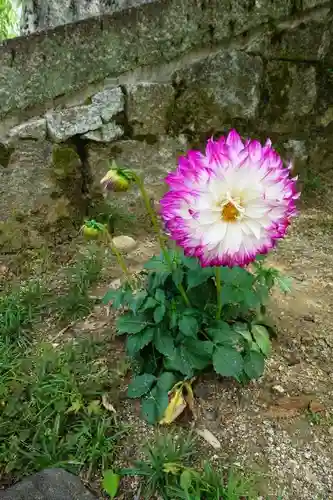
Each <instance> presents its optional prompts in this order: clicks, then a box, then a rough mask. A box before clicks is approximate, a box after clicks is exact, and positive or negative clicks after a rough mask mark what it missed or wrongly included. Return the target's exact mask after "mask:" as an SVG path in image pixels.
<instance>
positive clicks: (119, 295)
mask: <svg viewBox="0 0 333 500" xmlns="http://www.w3.org/2000/svg"><path fill="white" fill-rule="evenodd" d="M124 295H125V291H124V290H123V289H122V288H118V289H117V290H114V289H112V288H111V289H110V290H108V291H107V292H106V294H105V295H104V297H103V298H102V304H104V305H106V306H107V305H109V304H110V302H112V307H113V308H114V309H119V307H120V306H121V305H122V303H123V299H124Z"/></svg>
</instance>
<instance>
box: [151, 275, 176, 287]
mask: <svg viewBox="0 0 333 500" xmlns="http://www.w3.org/2000/svg"><path fill="white" fill-rule="evenodd" d="M170 274H171V273H170V271H167V272H163V273H154V274H153V275H151V276H150V277H149V282H150V288H151V289H152V290H155V289H156V288H158V287H160V286H163V285H164V283H165V282H166V280H167V279H168V277H169V276H170Z"/></svg>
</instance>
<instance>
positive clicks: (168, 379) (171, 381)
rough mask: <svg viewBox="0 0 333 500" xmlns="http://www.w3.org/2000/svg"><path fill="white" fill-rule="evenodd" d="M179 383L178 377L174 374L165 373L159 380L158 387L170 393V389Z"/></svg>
mask: <svg viewBox="0 0 333 500" xmlns="http://www.w3.org/2000/svg"><path fill="white" fill-rule="evenodd" d="M176 382H177V377H176V375H175V374H174V373H172V372H163V373H162V374H161V375H160V376H159V377H158V380H157V387H158V388H159V389H162V390H163V391H167V392H169V391H170V389H172V387H173V386H174V385H175V383H176Z"/></svg>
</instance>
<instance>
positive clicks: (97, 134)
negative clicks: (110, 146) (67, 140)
mask: <svg viewBox="0 0 333 500" xmlns="http://www.w3.org/2000/svg"><path fill="white" fill-rule="evenodd" d="M123 134H124V129H123V128H122V127H121V126H120V125H117V124H116V123H113V122H110V123H106V124H105V125H103V126H102V127H101V128H98V129H97V130H93V131H92V132H88V133H87V134H84V135H83V136H82V137H83V138H84V139H89V140H90V141H95V142H111V141H115V140H116V139H119V138H120V137H121V136H122V135H123Z"/></svg>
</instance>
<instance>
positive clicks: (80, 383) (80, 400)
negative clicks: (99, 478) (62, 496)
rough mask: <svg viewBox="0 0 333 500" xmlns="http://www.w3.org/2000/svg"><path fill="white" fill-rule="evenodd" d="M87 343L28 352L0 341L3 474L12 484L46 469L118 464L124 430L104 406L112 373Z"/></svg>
mask: <svg viewBox="0 0 333 500" xmlns="http://www.w3.org/2000/svg"><path fill="white" fill-rule="evenodd" d="M103 349H104V346H103V345H100V344H91V343H88V342H84V343H80V344H78V345H73V344H68V345H66V346H64V347H62V348H59V349H58V348H57V349H55V348H54V347H53V346H52V345H50V344H45V345H42V346H39V348H38V350H37V351H33V350H31V351H30V352H28V353H26V352H23V351H20V349H19V348H18V347H17V346H12V345H9V344H8V343H5V342H3V341H1V345H0V405H1V412H0V477H2V478H3V481H6V480H7V482H12V481H13V480H17V479H19V478H21V477H22V476H24V475H26V474H29V473H32V472H35V471H38V470H41V469H43V468H45V467H64V468H66V469H67V470H70V471H71V472H74V473H79V472H81V473H84V475H85V476H86V478H87V480H89V477H90V476H91V474H93V473H95V472H98V471H99V470H100V469H104V468H106V467H108V466H109V464H110V463H112V460H113V458H114V454H115V450H116V445H117V441H118V439H119V437H120V436H121V435H122V434H123V432H124V429H123V428H121V427H120V426H119V424H118V423H117V422H116V420H115V418H114V415H113V414H110V412H108V411H107V410H106V409H105V408H104V407H103V405H102V403H101V396H102V394H103V393H104V392H105V391H108V390H109V389H110V385H111V384H112V379H111V372H109V371H108V369H107V368H106V367H105V366H101V364H100V363H97V362H95V361H94V360H95V359H96V358H97V355H98V352H99V350H103Z"/></svg>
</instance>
